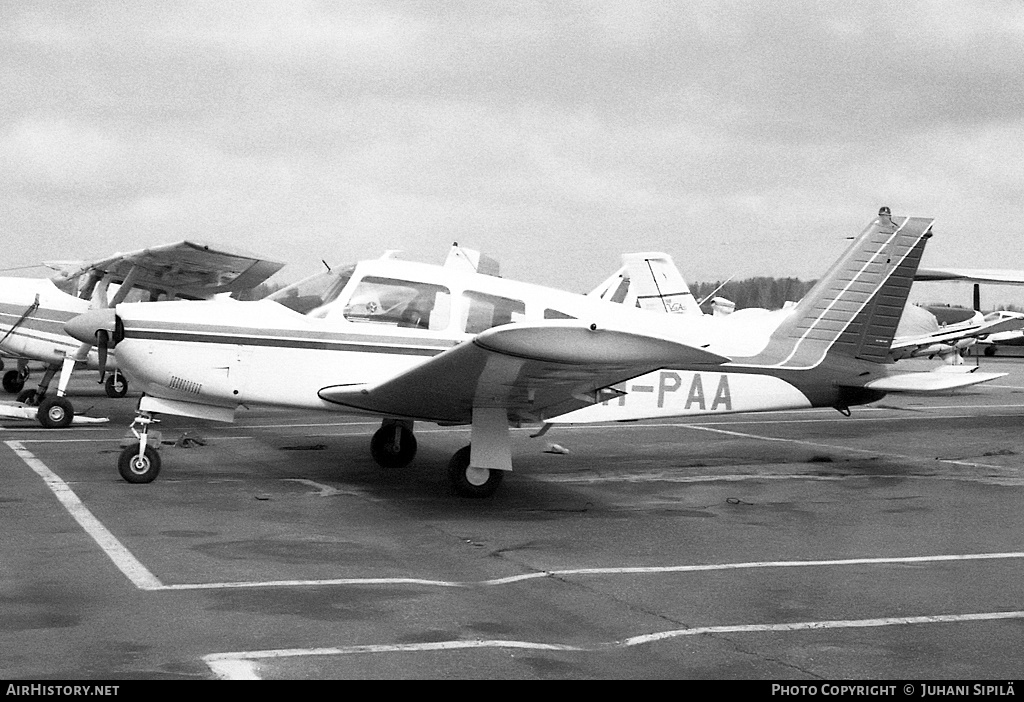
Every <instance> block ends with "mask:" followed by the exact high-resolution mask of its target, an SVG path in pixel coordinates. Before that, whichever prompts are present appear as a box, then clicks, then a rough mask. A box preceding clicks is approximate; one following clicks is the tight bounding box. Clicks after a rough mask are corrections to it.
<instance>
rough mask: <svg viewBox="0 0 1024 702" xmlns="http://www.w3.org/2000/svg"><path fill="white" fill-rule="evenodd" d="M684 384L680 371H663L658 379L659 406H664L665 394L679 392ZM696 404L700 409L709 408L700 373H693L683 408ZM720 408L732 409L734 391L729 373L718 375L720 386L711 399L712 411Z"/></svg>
mask: <svg viewBox="0 0 1024 702" xmlns="http://www.w3.org/2000/svg"><path fill="white" fill-rule="evenodd" d="M682 384H683V379H682V378H681V377H680V375H679V374H678V373H676V372H674V371H661V374H660V378H659V379H658V407H664V406H665V395H666V394H667V393H670V392H678V391H679V388H680V387H682ZM694 406H696V407H697V409H699V410H703V411H706V410H707V402H706V401H705V395H704V381H703V380H702V376H701V374H700V373H694V374H693V380H692V381H690V390H689V392H688V393H687V394H686V404H685V405H684V407H683V409H690V408H691V407H694ZM719 408H721V409H724V410H731V409H732V393H731V392H730V390H729V376H727V375H720V376H718V388H717V389H716V390H715V396H714V398H713V399H712V400H711V411H712V412H714V411H715V410H717V409H719Z"/></svg>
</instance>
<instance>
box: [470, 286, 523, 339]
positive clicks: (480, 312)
mask: <svg viewBox="0 0 1024 702" xmlns="http://www.w3.org/2000/svg"><path fill="white" fill-rule="evenodd" d="M464 297H465V299H466V302H468V304H467V305H466V319H465V323H464V325H463V328H464V329H465V330H466V331H467V332H468V333H470V334H479V333H480V332H482V331H484V330H485V329H490V328H491V327H498V326H501V325H502V324H510V323H512V322H520V321H522V319H523V317H524V315H525V313H526V306H525V305H524V304H523V302H522V301H521V300H513V299H511V298H508V297H498V296H497V295H485V294H484V293H478V292H473V291H470V290H467V291H466V292H465V293H464Z"/></svg>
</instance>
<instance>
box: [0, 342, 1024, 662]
mask: <svg viewBox="0 0 1024 702" xmlns="http://www.w3.org/2000/svg"><path fill="white" fill-rule="evenodd" d="M970 362H971V363H974V362H975V361H974V360H973V359H972V360H971V361H970ZM980 364H981V366H982V368H983V369H984V370H997V371H1003V372H1007V373H1009V375H1008V376H1006V377H1004V378H1001V379H999V380H996V381H994V382H992V383H989V384H987V385H983V386H979V387H977V388H972V389H968V390H965V391H959V392H957V393H956V394H952V395H944V396H937V397H928V398H925V397H920V396H917V397H911V396H896V395H890V396H888V397H886V398H885V399H883V400H882V401H881V402H879V403H876V404H874V405H870V406H866V407H859V408H854V409H853V414H852V416H851V417H844V416H842V415H840V414H839V413H838V412H835V411H834V410H813V411H801V412H783V413H771V414H758V415H752V414H747V415H731V416H718V417H705V418H699V419H692V420H691V419H688V420H669V421H658V422H641V423H632V424H617V425H600V426H589V427H574V428H554V429H552V430H551V431H550V432H548V433H547V434H546V435H545V436H543V437H540V438H531V437H530V431H529V430H525V429H524V430H516V431H514V432H513V457H514V463H515V471H514V472H513V473H512V474H511V475H508V476H507V477H506V479H505V481H504V483H503V484H502V485H501V487H500V488H499V490H498V492H497V493H496V494H495V495H494V496H493V497H492V498H489V499H484V500H467V499H461V498H459V497H456V496H455V495H454V494H453V493H452V491H451V489H450V487H449V485H448V482H447V477H446V466H447V462H448V459H449V457H450V456H451V454H452V453H453V452H454V451H456V450H457V449H459V448H460V447H462V446H463V445H465V444H466V443H467V442H468V440H469V433H468V430H467V429H465V428H439V427H436V426H434V425H430V424H417V425H416V431H417V437H418V440H419V453H418V455H417V457H416V460H415V461H414V462H413V463H412V464H411V465H410V466H408V467H406V468H403V469H400V470H391V471H386V470H384V469H381V468H378V467H377V466H376V464H375V463H374V462H373V461H372V459H371V458H370V455H369V438H370V435H371V434H372V433H373V431H374V430H375V429H376V428H377V426H378V425H379V422H377V421H375V420H372V419H369V418H359V417H351V416H344V415H334V414H316V413H309V412H296V411H287V410H274V409H258V408H257V409H251V410H242V411H240V412H239V415H238V420H237V422H236V423H235V424H233V425H228V424H215V423H208V422H201V421H198V420H189V419H183V418H177V417H169V416H168V417H164V421H163V422H162V424H161V425H159V426H158V428H159V429H161V430H162V431H163V444H162V449H161V454H162V457H163V469H162V472H161V474H160V476H159V477H158V478H157V480H156V481H155V482H153V483H150V484H145V485H132V484H128V483H126V482H124V481H122V480H121V478H120V476H119V475H118V473H117V469H116V460H117V455H118V452H119V447H118V446H119V442H120V441H121V439H122V437H123V436H124V435H125V433H126V430H127V427H128V425H129V424H130V423H131V420H132V417H133V416H134V407H135V404H136V401H137V398H136V397H133V396H132V395H129V397H127V398H124V399H120V400H112V399H108V398H107V397H106V396H104V395H103V393H102V391H100V390H97V389H96V385H95V381H94V379H93V378H92V377H89V376H86V375H85V374H80V376H79V377H78V378H76V379H75V380H74V381H73V387H72V393H71V394H70V399H71V400H72V401H73V402H74V404H75V407H76V410H78V411H80V412H85V413H87V414H88V415H91V416H95V417H109V418H110V422H109V423H107V424H87V425H75V426H72V427H69V428H67V429H61V430H54V429H50V430H47V429H42V428H41V427H39V426H38V425H37V424H36V423H34V422H29V421H24V420H8V419H0V475H2V480H3V482H2V485H3V489H2V490H0V531H2V534H3V538H2V539H0V679H7V680H15V679H16V680H33V681H38V680H64V681H66V680H132V679H136V680H138V679H214V678H260V679H267V680H271V679H281V680H284V679H360V678H367V679H399V678H417V679H445V678H472V679H595V678H596V679H655V678H673V679H698V678H709V679H761V680H807V681H815V680H818V681H820V680H850V679H858V680H976V679H985V680H1004V681H1005V680H1014V679H1019V678H1021V677H1024V662H1022V661H1024V658H1022V656H1021V654H1020V652H1021V650H1022V649H1024V646H1022V644H1024V578H1022V577H1021V576H1022V573H1024V568H1022V566H1024V509H1022V508H1021V505H1022V503H1024V467H1022V458H1021V457H1022V455H1024V433H1022V431H1021V427H1022V424H1024V360H1021V359H1001V358H993V359H981V360H980ZM30 382H31V381H30Z"/></svg>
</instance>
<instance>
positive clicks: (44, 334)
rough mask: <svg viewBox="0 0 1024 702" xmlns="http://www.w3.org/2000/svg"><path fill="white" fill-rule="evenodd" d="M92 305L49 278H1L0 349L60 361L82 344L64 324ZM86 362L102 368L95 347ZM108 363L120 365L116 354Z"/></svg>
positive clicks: (39, 359) (108, 365)
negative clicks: (63, 289)
mask: <svg viewBox="0 0 1024 702" xmlns="http://www.w3.org/2000/svg"><path fill="white" fill-rule="evenodd" d="M89 309H90V302H89V300H83V299H80V298H77V297H75V296H74V295H69V294H68V293H66V292H64V291H62V290H60V289H59V288H58V287H57V286H56V285H54V284H53V283H52V282H51V281H50V280H49V279H47V278H0V338H2V339H3V340H2V341H0V351H2V352H3V353H4V354H8V355H11V356H16V357H23V358H28V359H32V360H35V361H41V362H43V363H46V364H53V365H59V364H60V363H61V362H62V361H63V360H64V358H65V357H66V356H74V355H75V353H76V352H78V350H79V349H80V347H81V346H82V343H81V342H80V341H77V340H75V339H73V338H71V337H70V336H68V334H67V332H66V331H64V325H65V324H66V323H67V322H68V321H69V320H71V319H73V318H74V317H77V316H78V315H80V314H82V313H84V312H87V311H88V310H89ZM86 365H87V367H88V368H91V369H96V368H99V361H98V356H97V352H96V350H95V349H92V350H91V351H90V352H89V354H88V357H87V359H86ZM107 367H108V368H110V369H113V368H116V367H117V362H116V360H115V359H114V357H113V356H111V357H110V358H109V359H108V360H107Z"/></svg>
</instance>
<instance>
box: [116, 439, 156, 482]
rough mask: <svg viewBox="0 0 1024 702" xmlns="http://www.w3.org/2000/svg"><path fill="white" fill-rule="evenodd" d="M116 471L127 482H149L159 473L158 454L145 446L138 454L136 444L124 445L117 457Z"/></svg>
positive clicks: (150, 447)
mask: <svg viewBox="0 0 1024 702" xmlns="http://www.w3.org/2000/svg"><path fill="white" fill-rule="evenodd" d="M117 472H118V473H120V474H121V477H122V478H124V479H125V480H127V481H128V482H129V483H151V482H153V481H154V480H156V476H157V475H158V474H159V473H160V454H159V453H157V450H156V449H155V448H153V447H152V446H147V447H146V452H145V453H144V454H143V455H141V456H140V455H139V445H138V444H131V445H130V446H126V447H125V448H124V450H123V451H121V456H120V457H119V458H118V459H117Z"/></svg>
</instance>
